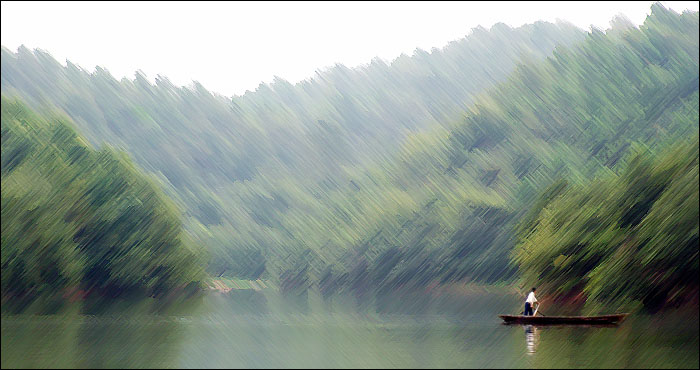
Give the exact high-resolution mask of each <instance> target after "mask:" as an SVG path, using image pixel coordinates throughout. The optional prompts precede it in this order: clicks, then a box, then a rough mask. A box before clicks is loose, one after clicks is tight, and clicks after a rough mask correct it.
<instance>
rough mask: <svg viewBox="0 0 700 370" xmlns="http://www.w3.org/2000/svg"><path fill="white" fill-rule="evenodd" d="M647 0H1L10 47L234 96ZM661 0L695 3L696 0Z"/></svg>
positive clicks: (594, 18)
mask: <svg viewBox="0 0 700 370" xmlns="http://www.w3.org/2000/svg"><path fill="white" fill-rule="evenodd" d="M652 3H653V2H652V1H637V2H617V1H609V2H405V3H402V2H393V1H392V2H329V3H320V2H295V3H291V2H172V3H168V2H114V3H112V2H96V3H89V2H24V1H22V2H8V1H3V2H2V12H1V14H2V22H1V26H2V32H1V37H2V45H3V46H5V47H7V48H8V49H10V50H11V51H13V52H16V51H17V47H18V46H19V45H22V44H24V45H25V46H26V47H28V48H30V49H34V48H40V49H43V50H45V51H47V52H49V53H50V54H51V55H53V56H54V57H55V58H56V59H57V60H58V61H59V62H61V63H63V64H65V60H66V59H68V60H70V61H71V62H73V63H75V64H78V65H80V66H81V67H83V68H85V69H86V70H88V71H91V72H92V71H94V68H95V65H99V66H102V67H104V68H106V69H107V70H109V71H110V73H111V74H112V75H113V76H114V77H116V78H118V79H120V78H122V77H125V76H126V77H129V78H133V75H134V72H135V71H136V70H141V71H143V72H144V73H145V74H146V76H147V77H148V78H149V79H151V80H153V79H154V77H155V76H156V75H162V76H166V77H168V78H169V79H170V81H171V82H173V83H174V84H176V85H180V86H182V85H189V84H190V82H191V81H192V80H196V81H199V82H200V83H202V84H203V85H204V86H205V87H206V88H207V89H209V90H211V91H215V92H217V93H220V94H223V95H226V96H231V95H234V94H243V93H244V92H245V91H246V90H255V88H256V87H257V86H258V85H259V84H260V82H271V81H272V79H273V76H275V75H276V76H280V77H282V78H284V79H286V80H288V81H290V82H292V83H295V82H298V81H300V80H302V79H305V78H308V77H312V76H313V75H314V73H315V71H317V70H324V69H326V68H328V67H330V66H332V65H334V64H335V63H342V64H345V65H346V66H348V67H354V66H357V65H360V64H364V63H368V62H369V61H370V60H371V59H372V58H373V57H380V58H382V59H384V60H385V61H387V62H390V61H391V60H393V59H395V58H396V57H398V56H399V55H400V54H401V53H405V54H409V55H410V54H412V53H413V51H414V50H415V49H416V48H421V49H424V50H427V51H430V49H432V48H434V47H437V48H442V47H444V46H445V45H447V43H448V42H450V41H453V40H457V39H460V38H463V37H464V36H466V35H468V34H469V31H470V30H471V29H472V28H474V27H476V26H479V25H480V26H483V27H486V28H490V27H491V26H492V25H493V24H494V23H497V22H503V23H506V24H508V25H509V26H511V27H518V26H520V25H523V24H526V23H533V22H535V21H537V20H544V21H550V22H555V21H556V20H557V19H562V20H565V21H568V22H571V23H573V24H574V25H576V26H578V27H581V28H583V29H586V30H590V26H591V25H593V26H595V27H598V28H600V29H603V30H604V29H606V28H608V26H609V23H608V22H609V21H610V20H611V19H612V18H613V17H614V16H615V15H618V14H624V15H625V16H626V17H627V18H629V19H630V20H631V21H632V22H633V23H635V24H641V23H642V22H643V21H644V19H645V17H646V16H647V15H648V14H649V9H650V6H651V4H652ZM662 4H663V5H664V6H666V7H669V8H671V9H674V10H675V11H677V12H679V13H680V12H682V11H683V10H685V9H691V10H695V11H697V10H698V2H697V1H664V2H662Z"/></svg>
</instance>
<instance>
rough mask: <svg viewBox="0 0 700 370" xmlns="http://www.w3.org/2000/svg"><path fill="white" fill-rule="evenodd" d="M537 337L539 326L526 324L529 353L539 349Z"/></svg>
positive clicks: (526, 340)
mask: <svg viewBox="0 0 700 370" xmlns="http://www.w3.org/2000/svg"><path fill="white" fill-rule="evenodd" d="M537 337H538V333H537V328H536V327H534V326H532V325H525V343H526V345H527V353H528V354H533V353H535V350H537V339H538V338H537Z"/></svg>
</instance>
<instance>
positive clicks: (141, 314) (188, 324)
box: [0, 291, 698, 368]
mask: <svg viewBox="0 0 700 370" xmlns="http://www.w3.org/2000/svg"><path fill="white" fill-rule="evenodd" d="M419 298H420V296H418V295H399V296H389V295H386V296H384V297H380V299H377V300H376V302H375V303H373V304H356V303H357V302H356V297H353V296H337V297H334V298H333V299H331V300H323V299H321V298H319V297H316V296H313V295H309V296H307V297H296V296H291V297H290V296H282V295H278V294H274V293H265V292H255V291H245V292H232V293H231V294H226V295H220V294H211V295H207V296H205V297H202V299H201V300H200V301H198V302H189V301H188V302H178V303H176V304H172V305H165V306H163V305H160V304H156V302H153V301H145V302H122V303H119V302H111V304H109V305H98V304H91V303H90V302H83V304H82V305H81V306H80V307H76V309H75V310H73V311H61V312H60V313H58V314H21V315H4V316H2V341H1V347H2V348H1V351H0V353H1V354H2V356H1V362H2V366H1V367H2V368H8V367H14V368H16V367H25V368H26V367H31V368H46V367H50V368H55V367H61V368H111V367H131V368H151V367H155V368H158V367H175V368H232V367H238V368H349V367H352V368H414V367H415V368H522V367H525V368H551V367H564V368H567V367H568V368H582V367H593V368H601V367H603V368H605V367H615V368H635V367H640V366H641V367H681V368H688V367H689V368H697V364H698V351H697V348H698V329H697V318H692V317H691V318H690V319H688V318H687V317H679V318H677V319H676V320H675V321H674V320H672V319H673V316H670V317H664V318H657V317H656V316H654V317H653V318H649V317H639V318H637V319H631V320H630V321H629V322H628V321H626V322H625V323H624V324H623V325H621V326H619V327H614V328H599V327H570V326H561V327H548V328H543V327H537V326H531V325H527V326H522V327H521V326H520V325H502V324H501V322H500V320H499V319H498V317H497V316H496V315H497V313H499V312H501V311H502V308H503V307H505V306H507V305H508V304H512V305H514V304H517V303H518V300H519V297H512V298H510V296H507V295H505V294H503V295H501V294H495V293H488V294H482V295H469V296H458V295H442V296H430V297H427V298H424V299H419ZM511 301H512V302H511ZM635 320H636V321H635ZM689 321H691V322H693V323H694V324H695V325H694V326H693V325H688V322H689ZM521 330H524V332H525V340H526V342H525V344H526V347H525V349H526V353H527V354H528V355H529V356H528V355H525V356H524V354H523V342H522V340H523V332H522V331H521ZM650 332H653V333H655V335H653V336H650V335H649V333H650ZM541 341H542V342H543V343H544V344H543V345H542V346H541V347H540V346H539V343H540V342H541ZM535 352H537V355H534V354H535ZM523 357H527V360H526V361H523Z"/></svg>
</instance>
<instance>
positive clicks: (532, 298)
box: [525, 292, 537, 304]
mask: <svg viewBox="0 0 700 370" xmlns="http://www.w3.org/2000/svg"><path fill="white" fill-rule="evenodd" d="M525 302H527V303H529V304H533V303H535V302H537V298H535V292H530V294H528V295H527V299H526V300H525Z"/></svg>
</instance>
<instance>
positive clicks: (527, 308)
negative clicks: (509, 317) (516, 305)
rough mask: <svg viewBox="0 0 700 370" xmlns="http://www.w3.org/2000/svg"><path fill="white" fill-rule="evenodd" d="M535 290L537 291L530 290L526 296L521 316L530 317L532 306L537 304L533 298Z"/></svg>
mask: <svg viewBox="0 0 700 370" xmlns="http://www.w3.org/2000/svg"><path fill="white" fill-rule="evenodd" d="M535 290H537V288H532V291H531V292H530V294H528V295H527V299H526V300H525V311H524V312H523V315H525V316H532V305H533V304H535V303H537V298H535ZM538 304H539V303H538Z"/></svg>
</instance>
